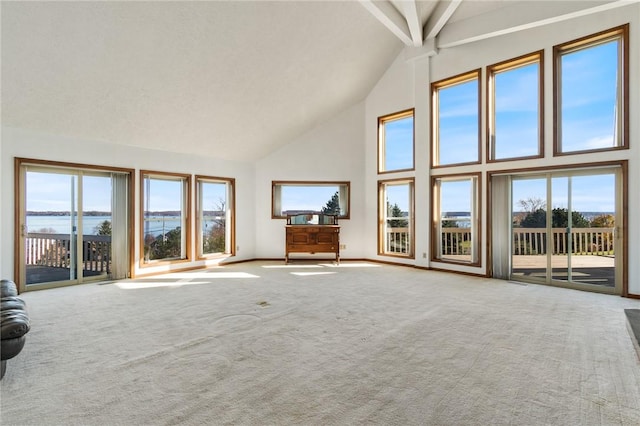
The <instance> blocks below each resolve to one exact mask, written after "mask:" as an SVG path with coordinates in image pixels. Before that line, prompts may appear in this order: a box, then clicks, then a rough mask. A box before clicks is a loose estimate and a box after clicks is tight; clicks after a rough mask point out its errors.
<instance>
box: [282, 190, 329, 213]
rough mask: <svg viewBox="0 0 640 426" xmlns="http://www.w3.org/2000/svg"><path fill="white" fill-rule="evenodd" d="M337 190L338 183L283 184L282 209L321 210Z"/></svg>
mask: <svg viewBox="0 0 640 426" xmlns="http://www.w3.org/2000/svg"><path fill="white" fill-rule="evenodd" d="M336 191H338V186H337V185H330V186H292V185H286V186H282V198H281V200H282V210H283V211H287V210H313V211H320V210H321V209H322V208H323V207H325V206H326V204H327V201H329V200H330V199H331V197H333V195H334V194H335V193H336Z"/></svg>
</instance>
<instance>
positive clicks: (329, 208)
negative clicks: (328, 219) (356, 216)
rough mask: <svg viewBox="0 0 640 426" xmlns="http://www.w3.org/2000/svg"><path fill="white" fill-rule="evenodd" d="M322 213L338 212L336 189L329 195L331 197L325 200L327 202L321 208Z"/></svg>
mask: <svg viewBox="0 0 640 426" xmlns="http://www.w3.org/2000/svg"><path fill="white" fill-rule="evenodd" d="M321 212H322V213H323V214H337V215H339V214H340V195H339V194H338V191H336V193H335V194H333V195H332V196H331V199H330V200H329V201H327V204H326V205H325V206H324V207H323V208H322V210H321Z"/></svg>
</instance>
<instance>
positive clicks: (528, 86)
mask: <svg viewBox="0 0 640 426" xmlns="http://www.w3.org/2000/svg"><path fill="white" fill-rule="evenodd" d="M538 70H539V66H538V64H537V63H535V64H529V65H525V66H521V67H518V68H515V69H512V70H507V71H503V72H500V73H497V74H496V75H495V114H496V119H495V129H494V132H495V144H496V153H495V158H496V159H505V158H514V157H526V156H532V155H537V154H538V140H539V138H538V104H539V102H538V90H539V88H538Z"/></svg>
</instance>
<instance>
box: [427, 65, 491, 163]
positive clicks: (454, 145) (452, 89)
mask: <svg viewBox="0 0 640 426" xmlns="http://www.w3.org/2000/svg"><path fill="white" fill-rule="evenodd" d="M479 76H480V70H476V71H472V72H469V73H466V74H462V75H459V76H457V77H453V78H450V79H447V80H443V81H440V82H436V83H433V84H432V86H431V88H432V89H431V90H432V99H433V108H432V110H433V114H434V115H433V119H432V130H433V138H432V140H433V141H434V143H433V147H432V165H433V166H448V165H456V164H468V163H479V162H480V84H479Z"/></svg>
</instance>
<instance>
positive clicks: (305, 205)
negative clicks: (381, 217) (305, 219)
mask: <svg viewBox="0 0 640 426" xmlns="http://www.w3.org/2000/svg"><path fill="white" fill-rule="evenodd" d="M271 191H272V212H271V217H272V218H273V219H278V218H286V217H287V215H288V214H299V213H325V214H337V215H339V217H340V218H343V219H348V218H349V182H298V181H273V182H272V183H271Z"/></svg>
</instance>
